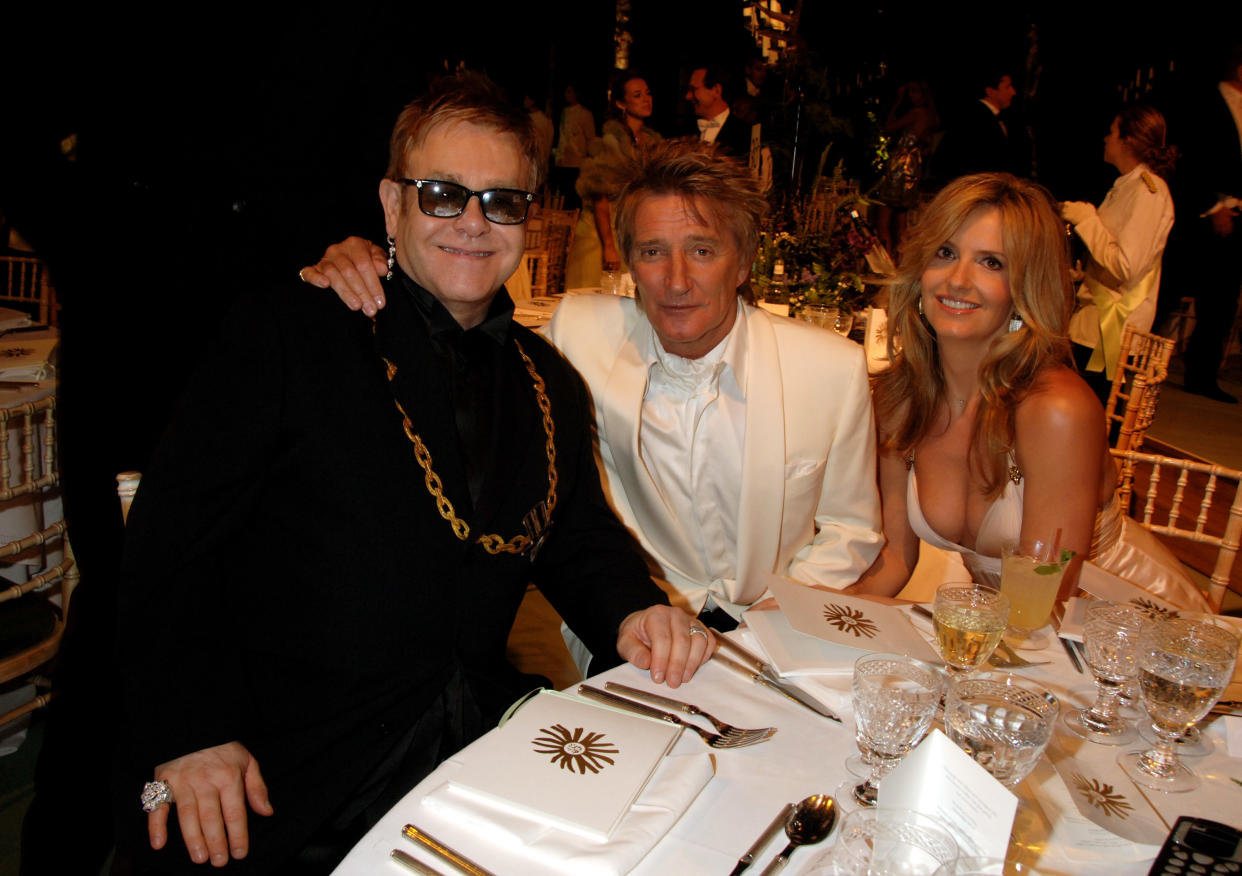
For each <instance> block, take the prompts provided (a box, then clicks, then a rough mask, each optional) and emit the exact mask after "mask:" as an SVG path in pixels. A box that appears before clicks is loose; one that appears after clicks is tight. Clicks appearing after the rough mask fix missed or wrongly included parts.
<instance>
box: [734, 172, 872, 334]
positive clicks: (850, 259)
mask: <svg viewBox="0 0 1242 876" xmlns="http://www.w3.org/2000/svg"><path fill="white" fill-rule="evenodd" d="M827 153H828V150H824V154H823V156H821V157H820V167H819V172H818V173H817V174H816V177H815V182H814V184H813V185H812V188H811V193H810V195H809V196H808V197H806V198H797V197H789V198H786V199H785V201H784V204H783V205H782V207H781V209H779V210H776V211H774V213H775V215H774V216H773V217H772V220H771V225H770V227H769V228H768V229H765V231H764V233H763V235H762V239H761V242H760V247H759V254H758V257H757V258H756V261H755V269H754V272H753V273H754V278H755V279H754V281H753V283H754V286H755V291H756V293H757V294H758V295H759V296H761V297H762V296H763V295H765V294H766V293H767V292H768V291H769V289H770V286H771V282H772V274H773V271H774V268H775V265H776V263H777V261H780V262H783V263H784V276H785V278H786V284H787V286H788V292H789V310H790V314H791V315H793V314H796V313H797V311H798V310H799V309H800V308H801V307H803V306H805V305H808V304H818V305H826V306H829V307H838V308H841V309H842V310H843V311H848V312H850V313H854V312H857V311H860V310H862V309H863V308H865V307H867V306H868V305H869V304H870V303H871V297H872V293H871V292H870V291H869V290H868V288H867V284H868V281H870V282H871V283H874V282H875V279H874V272H873V271H872V270H871V269H870V268H869V267H868V255H871V254H873V252H874V251H875V250H877V248H879V247H878V241H877V239H876V236H875V233H874V232H873V231H872V230H871V228H870V226H869V225H868V224H867V222H866V220H864V219H863V218H862V213H863V211H864V209H865V207H866V203H867V202H866V201H865V199H864V198H863V197H862V195H860V194H859V192H858V187H857V186H856V185H854V184H852V183H848V182H846V181H845V180H844V179H843V178H842V167H841V164H840V163H838V164H837V166H836V167H835V168H834V170H833V173H832V175H831V176H829V177H825V176H824V174H823V165H824V160H825V158H826V157H827Z"/></svg>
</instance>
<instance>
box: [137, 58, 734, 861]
mask: <svg viewBox="0 0 1242 876" xmlns="http://www.w3.org/2000/svg"><path fill="white" fill-rule="evenodd" d="M391 146H392V149H391V162H390V167H389V170H388V173H387V174H386V178H385V179H384V180H383V181H382V182H381V183H380V199H381V202H382V205H383V208H384V215H385V219H386V224H387V229H388V232H389V240H390V241H391V243H390V249H389V253H390V261H389V262H388V265H387V268H388V273H389V278H388V280H387V281H386V289H387V297H388V302H389V306H388V307H387V308H386V309H385V310H384V312H383V313H382V314H380V315H379V316H377V317H376V318H375V319H374V320H372V319H366V318H363V317H362V316H360V315H355V314H349V313H347V312H346V311H345V310H344V309H342V308H340V306H339V304H337V302H336V299H335V298H333V297H331V296H326V295H317V296H308V295H306V294H305V292H304V291H296V292H293V293H289V292H288V291H287V290H286V291H285V292H282V293H280V294H276V295H271V296H266V297H263V296H259V297H258V298H257V300H253V299H252V300H251V301H250V302H249V306H248V307H247V309H246V311H245V313H244V314H241V313H239V314H238V316H237V318H235V319H234V320H232V324H231V327H230V328H229V329H228V330H227V331H226V334H225V339H224V342H223V344H222V346H221V349H220V351H219V354H218V355H217V356H216V357H215V358H214V359H212V360H210V361H209V362H207V363H206V365H205V367H204V369H203V371H202V373H201V374H200V375H199V376H198V377H197V378H196V379H195V380H194V381H193V382H192V384H191V387H190V389H189V391H188V394H187V397H186V399H185V402H184V405H183V409H182V411H181V413H180V415H179V418H178V419H177V421H176V422H175V423H174V425H173V428H172V430H171V431H170V433H169V436H168V438H167V439H166V441H165V443H164V445H163V446H162V448H161V449H160V451H159V452H158V454H157V456H156V458H155V460H154V461H153V463H152V464H151V466H150V467H149V468H148V470H147V471H146V472H145V473H144V477H143V482H142V487H141V489H140V490H139V492H138V495H137V497H136V499H135V502H134V505H133V508H132V511H131V513H130V517H129V523H128V531H127V545H126V552H127V553H126V569H125V572H126V579H125V591H124V593H123V595H122V606H121V612H120V615H121V621H120V635H121V646H120V651H121V659H122V660H123V661H124V662H123V664H122V665H124V666H125V668H126V704H125V713H126V718H127V726H126V728H125V729H124V733H123V738H124V739H125V740H126V750H125V751H124V752H123V753H122V758H123V761H124V768H125V771H126V778H127V780H128V781H129V782H130V783H131V784H132V797H128V798H127V799H126V800H125V801H124V802H123V803H121V804H119V812H118V818H119V820H120V824H119V833H118V836H121V837H123V840H122V842H121V844H120V849H119V850H118V855H119V858H120V860H121V861H122V862H123V863H124V864H125V865H130V864H132V865H133V872H140V873H145V872H159V873H164V872H179V871H182V870H187V871H188V870H193V869H195V867H196V865H197V864H201V863H203V862H207V861H210V862H211V863H212V864H213V865H214V866H217V867H222V866H225V865H226V864H227V865H228V868H229V870H230V871H235V870H236V871H240V872H246V873H269V872H279V873H286V872H298V873H303V872H306V873H310V872H314V873H320V872H328V871H329V870H331V869H332V866H333V865H334V864H335V862H336V861H338V860H339V859H340V858H341V857H342V856H343V855H344V854H345V852H347V851H348V849H349V848H350V846H351V845H352V844H353V842H355V841H356V840H357V839H358V838H359V837H360V836H361V835H362V833H363V832H364V831H365V830H366V829H367V828H368V827H369V826H370V825H371V824H373V823H374V822H375V821H376V820H378V818H379V817H380V816H381V815H383V813H384V812H386V811H387V810H388V809H389V808H391V806H392V805H393V804H394V803H395V802H396V801H397V800H398V799H399V798H400V797H401V796H402V795H404V794H405V793H406V792H407V791H408V790H409V789H410V788H411V787H412V786H413V785H414V784H415V783H416V782H417V781H418V780H419V779H421V778H422V777H423V776H424V775H426V774H427V773H428V772H429V771H430V770H431V769H432V768H433V767H434V766H435V765H436V764H437V763H439V762H440V761H442V760H443V759H444V758H446V757H448V756H449V755H451V754H452V753H454V752H455V751H456V750H457V749H458V748H460V747H461V746H462V745H464V744H466V743H468V742H470V741H471V740H472V739H474V738H475V737H476V736H478V735H479V734H481V733H482V732H485V731H486V730H487V729H488V728H489V727H491V726H494V724H495V723H496V720H497V718H498V717H499V716H500V714H501V713H502V711H503V710H504V709H505V708H506V707H507V706H509V705H510V704H511V703H512V702H514V700H516V699H517V698H518V697H519V696H520V695H522V694H524V693H526V692H527V691H529V690H530V689H531V688H532V687H534V686H536V685H537V684H538V679H537V678H535V677H531V676H522V675H520V674H519V673H518V671H517V670H516V669H515V668H514V667H513V666H511V665H510V664H509V663H508V662H507V661H506V659H505V642H506V637H507V635H508V632H509V629H510V627H511V625H512V623H513V619H514V616H515V614H516V612H517V609H518V605H519V604H520V602H521V600H522V597H523V594H524V593H525V590H526V586H527V583H528V582H530V581H533V582H535V583H536V584H538V585H539V587H540V589H541V590H542V591H543V592H544V594H545V595H547V597H548V598H549V600H550V601H551V602H552V604H553V605H554V606H555V607H556V608H557V610H558V611H559V612H560V613H561V615H562V616H563V617H564V618H565V619H566V620H567V622H568V623H569V624H570V625H571V626H572V627H573V628H574V630H575V631H576V632H577V633H578V634H579V635H580V636H582V638H583V639H584V640H585V641H587V642H589V643H590V645H591V647H592V649H593V652H594V653H595V654H597V655H599V656H600V657H601V658H602V659H601V661H600V665H597V666H595V667H594V668H595V669H601V668H606V666H607V665H608V664H609V663H617V662H620V660H621V659H622V658H624V659H628V660H630V661H631V662H633V663H635V664H636V665H638V666H640V667H643V668H649V669H650V670H651V674H652V677H653V679H654V680H655V681H657V682H661V681H667V683H668V684H670V685H671V686H674V687H676V686H677V685H678V684H680V683H681V682H682V681H685V680H688V679H689V678H690V677H691V676H692V675H693V673H694V671H695V669H697V668H698V666H700V665H701V664H702V663H703V662H704V661H705V660H706V659H707V658H708V657H709V656H710V654H711V650H712V646H713V642H712V639H711V637H710V634H708V633H706V632H705V631H703V630H702V629H701V627H700V626H699V625H697V624H693V623H692V619H691V618H690V617H689V616H688V615H687V614H686V613H685V612H684V611H681V610H679V609H675V608H672V607H670V606H669V605H668V604H667V601H666V600H665V599H664V597H663V594H662V593H661V592H660V591H659V589H658V588H657V587H656V585H655V584H654V583H653V582H652V581H651V579H650V578H649V577H648V575H647V572H646V568H645V566H644V564H643V562H642V560H641V559H640V557H639V555H638V553H637V551H636V550H635V548H634V546H633V542H632V539H631V537H630V536H629V534H628V533H627V532H626V531H625V530H624V529H623V528H622V526H621V525H620V523H619V522H618V521H617V519H616V517H615V515H614V514H613V512H612V511H611V510H610V509H609V508H608V506H607V504H606V503H605V501H604V498H603V494H602V491H601V489H600V482H599V475H598V472H597V470H596V467H595V461H594V455H593V452H592V444H591V435H590V413H589V408H588V405H587V399H586V391H585V388H584V386H583V384H582V381H581V379H580V378H579V377H578V376H577V375H576V374H575V373H574V372H573V371H572V369H571V368H570V367H569V366H568V365H567V364H566V363H565V362H564V360H563V359H562V358H561V357H560V356H559V354H558V353H557V352H556V351H555V350H554V349H553V348H552V347H551V346H550V345H548V344H547V343H546V342H545V341H543V340H542V339H541V338H539V337H538V336H536V335H534V334H533V333H531V332H530V331H528V330H526V329H523V328H521V327H520V326H518V325H516V324H514V323H513V322H512V319H511V316H512V311H513V305H512V302H511V301H510V300H509V297H508V295H507V294H506V293H505V292H504V290H503V288H502V284H503V282H504V280H505V279H506V278H507V277H508V276H509V275H510V274H511V273H512V272H513V270H514V268H515V267H516V265H517V263H518V260H519V259H520V257H521V253H522V250H523V242H524V228H523V225H522V223H523V222H524V220H525V218H526V211H527V209H528V206H529V204H530V200H531V195H530V194H529V192H530V190H532V189H534V188H535V186H536V184H537V182H538V180H537V179H536V171H535V169H534V167H535V165H534V163H533V159H534V155H535V148H536V147H535V141H534V136H533V132H532V131H531V128H530V122H529V120H528V119H527V117H526V116H525V114H523V113H521V112H520V111H517V110H514V109H512V108H510V107H509V106H508V105H507V104H506V103H505V102H504V100H503V96H502V95H501V94H500V93H499V92H498V91H497V89H496V88H495V86H493V85H491V84H490V83H489V82H487V81H486V80H484V79H481V78H475V77H470V78H459V79H454V80H447V81H445V82H442V83H439V84H437V85H436V86H433V88H432V90H431V91H430V92H429V93H428V94H427V95H425V96H424V97H423V98H420V99H419V100H417V101H415V102H414V103H413V104H411V105H410V106H409V107H407V108H406V110H405V111H404V112H403V113H402V114H401V116H400V118H399V119H398V121H397V125H396V127H395V129H394V132H393V137H392V143H391ZM587 585H589V586H587ZM139 791H142V803H143V807H142V808H143V809H144V810H146V813H145V814H144V813H143V811H141V810H140V809H139V805H138V795H139ZM251 810H252V812H251ZM252 813H253V814H252ZM256 814H257V815H258V816H260V817H255V815H256ZM126 872H130V871H129V870H126ZM198 872H201V870H199V871H198Z"/></svg>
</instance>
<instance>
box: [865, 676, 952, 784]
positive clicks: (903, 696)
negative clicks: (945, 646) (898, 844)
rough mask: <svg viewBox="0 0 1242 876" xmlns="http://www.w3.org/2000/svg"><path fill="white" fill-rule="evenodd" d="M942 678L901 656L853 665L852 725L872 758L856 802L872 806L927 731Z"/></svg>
mask: <svg viewBox="0 0 1242 876" xmlns="http://www.w3.org/2000/svg"><path fill="white" fill-rule="evenodd" d="M941 678H942V676H941V674H940V673H939V672H938V671H937V670H936V669H935V668H933V667H931V666H929V665H927V664H926V663H924V662H923V661H921V660H914V659H912V658H910V657H905V656H902V655H900V654H867V655H865V656H863V657H859V658H858V660H857V661H856V662H855V663H854V699H853V703H854V723H855V725H856V726H857V732H858V742H859V745H861V746H862V747H863V748H864V749H865V750H867V751H868V752H870V754H871V756H872V758H873V763H872V766H871V775H870V776H868V777H867V780H866V781H864V782H862V783H861V784H859V785H857V786H855V788H854V790H853V798H854V802H855V803H857V804H858V805H860V806H874V805H875V803H876V794H877V793H878V790H877V786H878V784H879V782H880V779H881V778H883V777H884V776H885V775H887V774H888V772H889V771H890V770H892V769H893V767H895V766H896V765H897V764H898V763H899V762H900V761H901V758H902V757H904V756H905V754H906V752H907V751H909V750H910V749H911V748H913V747H914V746H915V745H916V744H918V742H919V740H921V739H922V738H923V737H924V736H925V735H926V734H927V730H928V728H929V727H930V726H931V721H932V718H933V717H934V716H935V714H936V706H937V705H939V703H940V696H941V693H942V691H943V682H942V680H941Z"/></svg>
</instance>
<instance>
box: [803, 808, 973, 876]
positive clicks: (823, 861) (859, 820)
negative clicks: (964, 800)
mask: <svg viewBox="0 0 1242 876" xmlns="http://www.w3.org/2000/svg"><path fill="white" fill-rule="evenodd" d="M957 855H958V848H957V841H956V840H955V839H954V838H953V831H952V830H951V829H950V828H949V826H948V825H946V824H945V823H944V822H943V821H941V820H940V819H938V818H935V817H934V816H931V815H925V814H923V813H922V812H915V811H913V810H910V809H890V808H888V807H879V808H876V809H859V810H857V811H856V812H851V813H850V814H849V815H848V816H846V818H845V821H844V822H843V823H842V825H841V828H840V830H838V831H837V841H836V842H835V843H834V844H833V846H832V848H831V849H829V850H828V851H827V852H826V853H825V854H824V855H822V856H821V857H819V858H817V859H816V860H815V861H814V862H812V864H811V866H810V868H809V870H808V873H809V874H811V876H856V874H857V876H861V874H868V873H906V874H927V876H948V874H951V873H953V872H954V865H955V864H956V863H957Z"/></svg>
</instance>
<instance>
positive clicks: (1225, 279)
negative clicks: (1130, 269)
mask: <svg viewBox="0 0 1242 876" xmlns="http://www.w3.org/2000/svg"><path fill="white" fill-rule="evenodd" d="M1189 103H1190V104H1191V105H1190V106H1189V108H1188V111H1187V124H1186V125H1185V126H1183V128H1182V129H1181V131H1182V133H1181V134H1180V135H1179V142H1181V143H1182V146H1183V149H1184V152H1185V155H1186V161H1184V162H1183V166H1182V172H1181V173H1180V174H1178V176H1179V186H1178V190H1177V202H1178V203H1179V204H1180V205H1181V211H1182V217H1183V220H1182V223H1181V227H1182V229H1184V230H1185V232H1186V235H1185V236H1186V240H1185V244H1184V249H1185V250H1186V253H1185V255H1184V259H1185V261H1186V262H1187V264H1186V266H1185V267H1184V268H1183V276H1182V277H1181V280H1182V283H1181V286H1180V287H1179V291H1180V292H1181V294H1183V295H1193V296H1194V299H1195V320H1196V321H1195V330H1194V333H1193V334H1192V335H1191V336H1190V343H1189V346H1188V347H1187V349H1186V351H1185V352H1184V353H1183V359H1184V360H1185V363H1186V380H1185V388H1186V391H1187V392H1191V393H1194V394H1196V395H1202V396H1206V397H1207V398H1210V399H1212V400H1213V401H1219V402H1225V403H1227V404H1236V403H1237V401H1238V399H1237V397H1235V396H1234V395H1233V394H1232V393H1228V392H1225V391H1224V390H1223V389H1221V388H1220V384H1219V383H1218V382H1217V372H1218V371H1219V370H1220V366H1221V360H1222V359H1223V358H1224V354H1225V342H1226V341H1227V340H1228V338H1229V332H1230V329H1231V328H1232V327H1233V323H1234V317H1235V315H1236V314H1237V307H1238V289H1239V287H1240V286H1242V226H1240V225H1239V222H1238V208H1237V201H1238V199H1242V43H1238V44H1236V45H1234V46H1233V47H1232V49H1231V50H1230V51H1229V53H1228V55H1227V56H1226V58H1225V63H1224V65H1223V70H1222V76H1221V80H1220V82H1218V83H1217V84H1216V87H1215V88H1214V89H1210V90H1207V91H1205V92H1204V93H1202V94H1200V95H1199V96H1198V99H1197V100H1193V101H1190V102H1189ZM1230 199H1233V200H1232V201H1230Z"/></svg>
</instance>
